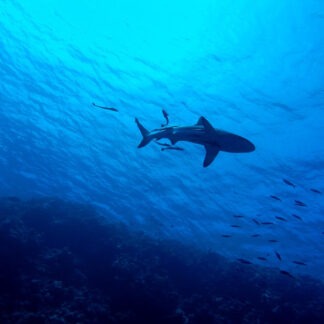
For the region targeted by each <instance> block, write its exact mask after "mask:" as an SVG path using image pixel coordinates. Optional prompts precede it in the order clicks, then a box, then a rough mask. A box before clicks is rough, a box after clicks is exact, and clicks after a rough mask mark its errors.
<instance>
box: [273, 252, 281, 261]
mask: <svg viewBox="0 0 324 324" xmlns="http://www.w3.org/2000/svg"><path fill="white" fill-rule="evenodd" d="M275 254H276V257H277V258H278V260H279V261H282V258H281V255H280V254H279V253H278V252H277V251H275Z"/></svg>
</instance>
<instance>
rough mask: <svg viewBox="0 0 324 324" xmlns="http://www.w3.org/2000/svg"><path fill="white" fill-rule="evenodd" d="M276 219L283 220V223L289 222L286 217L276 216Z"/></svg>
mask: <svg viewBox="0 0 324 324" xmlns="http://www.w3.org/2000/svg"><path fill="white" fill-rule="evenodd" d="M275 218H277V219H279V220H281V221H283V222H287V219H286V218H284V217H281V216H275Z"/></svg>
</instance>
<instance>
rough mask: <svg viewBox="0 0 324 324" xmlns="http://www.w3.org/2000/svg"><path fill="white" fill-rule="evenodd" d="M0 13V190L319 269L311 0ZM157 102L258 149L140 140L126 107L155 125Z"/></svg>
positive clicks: (317, 40) (317, 101)
mask: <svg viewBox="0 0 324 324" xmlns="http://www.w3.org/2000/svg"><path fill="white" fill-rule="evenodd" d="M0 13H1V20H0V33H1V34H0V75H1V81H0V95H1V108H0V113H1V118H0V126H1V127H0V148H1V154H0V184H1V186H0V195H1V196H17V197H20V198H22V199H30V198H35V197H48V196H55V197H59V198H63V199H68V200H71V201H76V202H81V203H90V204H92V205H94V206H96V207H97V208H98V209H99V210H100V211H101V213H102V214H103V215H106V217H107V218H109V220H110V221H112V222H122V223H125V224H126V225H127V226H129V228H132V229H136V230H138V229H141V230H142V231H144V232H145V233H147V234H149V235H152V236H153V237H155V238H171V239H176V240H179V241H182V242H186V243H189V244H192V245H194V246H198V247H201V248H203V249H205V250H208V251H216V252H217V253H220V254H222V255H224V256H226V257H228V258H229V259H231V260H236V258H243V259H248V260H251V261H253V263H256V264H263V265H264V262H263V261H262V260H258V259H257V257H258V256H260V255H262V256H265V257H267V259H268V261H267V262H268V263H267V265H268V266H269V267H274V268H278V269H283V270H285V271H289V272H290V273H293V274H297V275H298V274H307V275H310V276H313V277H315V278H318V279H322V280H323V279H324V277H323V271H322V270H323V268H324V252H323V240H324V235H323V232H324V220H323V215H324V200H323V194H324V185H323V183H324V173H323V166H324V156H323V149H324V144H323V143H324V141H323V138H324V128H323V121H324V80H323V75H324V71H323V70H324V68H323V67H324V4H323V2H322V1H316V0H310V1H302V0H300V1H289V0H286V1H267V0H264V1H259V2H255V1H252V0H238V1H235V2H233V1H228V0H221V1H211V0H210V1H209V0H204V1H199V2H198V1H197V2H195V1H193V2H190V3H188V2H185V1H176V2H175V1H170V0H165V1H157V2H150V1H140V2H133V1H130V0H121V1H118V2H114V1H103V0H98V1H88V0H80V1H78V2H73V1H72V2H67V1H61V0H60V1H58V0H56V1H51V0H47V1H39V0H34V1H23V2H22V1H15V0H11V1H9V0H3V1H2V2H1V4H0ZM92 102H95V103H96V104H98V105H103V106H112V107H116V108H117V109H118V110H119V111H118V112H113V111H106V110H101V109H97V108H95V107H93V106H92ZM162 109H165V110H166V111H167V112H168V114H169V118H170V124H171V125H193V124H195V123H196V122H197V120H198V118H199V117H200V116H205V117H206V118H207V119H208V120H209V122H210V123H211V124H212V125H213V126H214V127H216V128H220V129H224V130H226V131H229V132H233V133H236V134H239V135H241V136H244V137H246V138H248V139H249V140H250V141H252V142H253V143H254V144H255V146H256V150H255V152H252V153H247V154H230V153H224V152H220V154H219V155H218V157H217V158H216V159H215V161H214V162H213V163H212V164H211V165H210V166H209V167H208V168H203V167H202V161H203V158H204V155H205V150H204V148H203V147H202V146H198V145H194V144H191V143H187V142H181V143H179V145H180V146H181V147H182V148H184V151H179V152H178V151H171V150H170V151H161V150H160V147H159V146H157V145H155V144H154V143H151V144H149V145H148V146H146V147H144V148H141V149H138V148H137V145H138V143H139V142H140V140H141V134H140V133H139V131H138V129H137V126H136V124H135V122H134V118H135V117H137V118H139V120H140V121H141V122H142V123H143V125H145V127H147V128H148V129H150V130H151V129H154V128H157V127H160V125H161V124H162V123H164V122H165V120H164V118H163V115H162V113H161V111H162ZM283 179H286V180H289V181H290V182H291V183H292V184H294V185H295V186H292V185H288V184H287V183H285V182H284V181H283ZM311 189H315V190H311ZM271 196H275V197H278V198H279V199H280V200H277V199H274V198H272V197H271ZM295 200H298V201H302V202H304V203H305V204H306V205H307V206H298V205H296V203H295ZM235 215H241V216H243V217H242V218H236V217H234V216H235ZM293 215H297V216H298V217H299V218H298V217H296V216H293ZM276 216H277V217H280V218H283V219H284V220H282V219H280V218H276ZM262 222H271V223H273V224H271V225H262V224H261V223H262ZM232 225H238V226H240V227H232ZM254 234H259V235H260V236H259V237H253V236H252V235H254ZM222 235H231V237H228V238H224V237H223V236H222ZM269 240H277V241H278V242H269ZM275 252H279V253H280V255H281V256H282V259H283V260H282V261H280V260H278V258H277V257H276V255H275ZM292 261H300V262H303V263H306V264H307V266H300V265H298V264H295V263H293V262H292Z"/></svg>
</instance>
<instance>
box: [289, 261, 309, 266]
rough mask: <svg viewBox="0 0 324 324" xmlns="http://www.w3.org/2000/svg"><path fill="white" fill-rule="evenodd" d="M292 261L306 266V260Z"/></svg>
mask: <svg viewBox="0 0 324 324" xmlns="http://www.w3.org/2000/svg"><path fill="white" fill-rule="evenodd" d="M292 263H295V264H298V265H302V266H305V265H306V263H305V262H302V261H292Z"/></svg>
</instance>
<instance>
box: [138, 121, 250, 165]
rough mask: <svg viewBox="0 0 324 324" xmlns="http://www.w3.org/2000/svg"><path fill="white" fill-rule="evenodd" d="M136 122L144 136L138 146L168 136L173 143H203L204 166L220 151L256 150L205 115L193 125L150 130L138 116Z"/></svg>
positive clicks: (241, 151) (240, 151)
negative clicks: (210, 120) (218, 127)
mask: <svg viewBox="0 0 324 324" xmlns="http://www.w3.org/2000/svg"><path fill="white" fill-rule="evenodd" d="M135 122H136V124H137V126H138V128H139V130H140V132H141V134H142V136H143V139H142V141H141V142H140V143H139V145H138V148H141V147H143V146H145V145H147V144H148V143H150V142H151V141H152V140H160V139H162V138H166V139H168V140H170V142H171V143H172V145H174V144H176V143H177V142H179V141H187V142H191V143H195V144H200V145H203V146H204V147H205V149H206V155H205V159H204V163H203V166H204V167H207V166H209V165H210V164H211V163H212V162H213V161H214V159H215V158H216V156H217V154H218V153H219V151H223V152H229V153H247V152H252V151H254V150H255V146H254V145H253V143H251V142H250V141H249V140H247V139H245V138H244V137H242V136H239V135H235V134H232V133H229V132H226V131H223V130H220V129H217V128H214V127H213V126H212V125H211V124H210V123H209V121H208V120H207V119H206V118H205V117H200V118H199V120H198V122H197V123H196V124H195V125H192V126H168V127H163V128H157V129H154V130H152V131H148V130H147V129H146V128H145V127H144V126H143V125H142V124H141V123H140V122H139V120H138V119H137V118H135Z"/></svg>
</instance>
